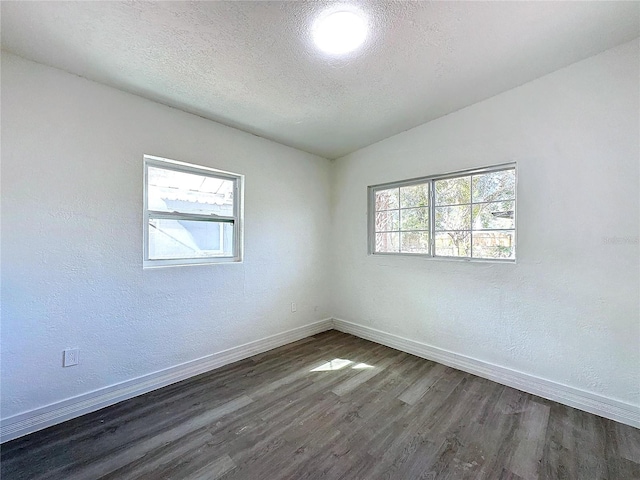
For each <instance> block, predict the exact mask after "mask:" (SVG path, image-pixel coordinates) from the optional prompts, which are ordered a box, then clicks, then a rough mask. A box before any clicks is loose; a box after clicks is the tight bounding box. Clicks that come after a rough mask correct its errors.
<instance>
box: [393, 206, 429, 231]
mask: <svg viewBox="0 0 640 480" xmlns="http://www.w3.org/2000/svg"><path fill="white" fill-rule="evenodd" d="M400 219H401V220H400V221H401V226H400V230H429V207H423V208H406V209H402V210H400Z"/></svg>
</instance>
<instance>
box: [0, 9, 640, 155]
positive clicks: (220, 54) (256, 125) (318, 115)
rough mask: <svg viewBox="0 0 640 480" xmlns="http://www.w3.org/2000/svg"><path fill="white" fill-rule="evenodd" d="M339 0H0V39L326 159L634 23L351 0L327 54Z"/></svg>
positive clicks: (607, 17)
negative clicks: (318, 37)
mask: <svg viewBox="0 0 640 480" xmlns="http://www.w3.org/2000/svg"><path fill="white" fill-rule="evenodd" d="M340 5H345V2H342V3H337V4H336V3H335V2H319V1H298V2H270V1H260V2H258V1H256V2H129V1H127V2H10V1H3V2H2V6H1V8H2V12H1V13H2V17H1V18H2V48H3V49H4V50H6V51H9V52H12V53H15V54H17V55H20V56H22V57H25V58H27V59H30V60H34V61H36V62H39V63H43V64H45V65H50V66H53V67H57V68H60V69H62V70H65V71H67V72H70V73H73V74H77V75H81V76H83V77H86V78H89V79H91V80H95V81H97V82H101V83H104V84H107V85H111V86H113V87H116V88H119V89H121V90H125V91H128V92H132V93H135V94H138V95H141V96H143V97H146V98H149V99H152V100H155V101H158V102H161V103H164V104H167V105H170V106H173V107H177V108H180V109H182V110H186V111H188V112H192V113H195V114H198V115H201V116H203V117H206V118H209V119H212V120H215V121H218V122H221V123H224V124H226V125H230V126H233V127H237V128H240V129H242V130H245V131H247V132H251V133H254V134H256V135H260V136H263V137H266V138H269V139H272V140H275V141H277V142H280V143H283V144H286V145H290V146H293V147H296V148H299V149H301V150H305V151H308V152H312V153H316V154H318V155H321V156H323V157H326V158H338V157H340V156H342V155H345V154H347V153H349V152H352V151H354V150H356V149H358V148H361V147H363V146H366V145H369V144H372V143H375V142H377V141H379V140H382V139H384V138H386V137H389V136H391V135H394V134H396V133H399V132H401V131H404V130H407V129H410V128H412V127H415V126H417V125H420V124H422V123H424V122H427V121H429V120H433V119H435V118H437V117H440V116H443V115H446V114H448V113H451V112H453V111H455V110H458V109H460V108H463V107H465V106H467V105H470V104H473V103H476V102H478V101H481V100H483V99H485V98H488V97H491V96H493V95H496V94H498V93H500V92H503V91H505V90H508V89H511V88H513V87H516V86H518V85H521V84H523V83H526V82H528V81H530V80H533V79H535V78H538V77H540V76H542V75H545V74H547V73H550V72H552V71H554V70H557V69H558V68H561V67H564V66H566V65H569V64H571V63H573V62H576V61H579V60H581V59H584V58H586V57H589V56H591V55H594V54H596V53H599V52H601V51H603V50H606V49H608V48H611V47H613V46H616V45H619V44H621V43H624V42H627V41H630V40H632V39H634V38H636V37H638V35H639V34H640V20H639V19H640V3H638V2H559V1H558V2H437V1H422V2H408V1H384V2H351V3H350V4H349V5H351V6H352V7H355V8H357V9H359V10H360V11H361V12H362V13H363V14H364V15H365V16H366V18H367V20H368V23H369V29H370V30H369V35H368V37H367V39H366V41H365V44H364V45H363V46H362V47H361V48H360V49H359V50H357V51H356V52H354V53H352V54H348V55H345V56H341V57H336V56H329V55H326V54H323V53H322V52H320V51H319V50H318V49H317V48H316V47H315V45H314V44H313V41H312V39H311V35H310V31H311V28H312V25H313V22H314V21H315V19H316V18H317V16H318V15H319V14H320V13H322V12H323V11H324V10H326V9H327V8H336V6H338V7H339V6H340ZM603 88H606V86H603Z"/></svg>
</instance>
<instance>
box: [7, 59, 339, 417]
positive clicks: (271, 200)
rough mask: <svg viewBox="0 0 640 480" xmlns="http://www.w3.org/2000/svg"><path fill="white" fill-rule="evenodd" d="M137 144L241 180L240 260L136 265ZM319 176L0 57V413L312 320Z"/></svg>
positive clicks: (322, 176) (173, 113) (321, 198)
mask: <svg viewBox="0 0 640 480" xmlns="http://www.w3.org/2000/svg"><path fill="white" fill-rule="evenodd" d="M145 153H148V154H152V155H158V156H164V157H167V158H173V159H176V160H181V161H185V162H191V163H195V164H200V165H206V166H210V167H214V168H220V169H224V170H228V171H232V172H238V173H242V174H244V175H245V176H246V178H245V182H246V183H245V187H246V189H245V190H246V192H245V212H246V215H245V257H244V263H242V264H220V265H207V266H190V267H172V268H160V269H147V270H143V268H142V161H143V160H142V158H143V154H145ZM329 171H330V162H329V161H327V160H325V159H322V158H319V157H315V156H313V155H310V154H306V153H302V152H300V151H296V150H293V149H291V148H289V147H285V146H282V145H279V144H276V143H273V142H271V141H267V140H264V139H261V138H258V137H255V136H253V135H250V134H247V133H244V132H240V131H238V130H234V129H232V128H228V127H224V126H221V125H219V124H215V123H213V122H211V121H208V120H205V119H202V118H199V117H196V116H194V115H190V114H187V113H184V112H181V111H178V110H175V109H172V108H169V107H166V106H163V105H160V104H157V103H153V102H150V101H148V100H144V99H142V98H139V97H136V96H133V95H130V94H126V93H123V92H120V91H117V90H114V89H112V88H110V87H105V86H102V85H99V84H96V83H93V82H90V81H87V80H84V79H81V78H79V77H75V76H73V75H70V74H67V73H64V72H61V71H59V70H54V69H51V68H49V67H44V66H42V65H38V64H35V63H31V62H28V61H25V60H22V59H20V58H18V57H15V56H12V55H9V54H6V53H4V52H3V55H2V197H1V200H2V345H1V346H2V357H1V368H2V417H3V418H6V417H9V416H11V415H14V414H17V413H19V412H23V411H26V410H30V409H33V408H36V407H41V406H44V405H47V404H49V403H51V402H55V401H59V400H62V399H66V398H69V397H72V396H74V395H78V394H82V393H86V392H89V391H91V390H94V389H97V388H100V387H105V386H108V385H111V384H114V383H117V382H120V381H124V380H128V379H131V378H134V377H137V376H140V375H144V374H148V373H150V372H153V371H156V370H159V369H162V368H166V367H171V366H174V365H177V364H179V363H181V362H185V361H188V360H193V359H196V358H199V357H202V356H205V355H208V354H211V353H214V352H219V351H221V350H224V349H226V348H230V347H235V346H237V345H241V344H243V343H245V342H248V341H252V340H256V339H261V338H264V337H266V336H268V335H272V334H276V333H280V332H283V331H285V330H287V329H290V328H294V327H297V326H300V325H306V324H309V323H311V322H313V321H316V320H320V319H322V318H326V317H328V316H329V315H330V311H329V309H328V296H327V290H328V283H329V282H328V279H327V268H328V265H327V262H326V256H327V249H328V245H327V241H326V240H327V238H328V234H327V232H328V230H329V226H330V219H329V209H328V205H329V203H330V201H329V192H330V188H329V177H330V173H329ZM291 302H297V307H298V309H297V312H296V313H291V308H290V303H291ZM65 347H79V348H80V365H78V366H75V367H70V368H62V367H61V364H62V350H63V349H64V348H65Z"/></svg>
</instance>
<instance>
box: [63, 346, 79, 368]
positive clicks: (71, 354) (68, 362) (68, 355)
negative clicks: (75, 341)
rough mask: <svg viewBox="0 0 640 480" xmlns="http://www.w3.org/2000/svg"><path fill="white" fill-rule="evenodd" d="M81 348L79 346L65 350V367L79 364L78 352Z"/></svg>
mask: <svg viewBox="0 0 640 480" xmlns="http://www.w3.org/2000/svg"><path fill="white" fill-rule="evenodd" d="M79 351H80V349H78V348H67V349H65V350H64V355H63V362H62V366H63V367H71V366H73V365H78V353H79Z"/></svg>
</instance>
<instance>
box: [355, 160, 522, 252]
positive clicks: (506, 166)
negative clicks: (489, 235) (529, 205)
mask: <svg viewBox="0 0 640 480" xmlns="http://www.w3.org/2000/svg"><path fill="white" fill-rule="evenodd" d="M504 170H513V171H514V174H515V192H514V199H513V202H514V228H513V229H508V230H513V232H514V244H513V249H514V250H513V251H514V258H473V237H471V253H470V256H469V257H456V256H444V255H436V254H435V237H436V236H435V233H436V231H435V208H436V204H435V203H436V202H435V188H434V186H435V182H436V181H437V180H447V179H453V178H460V177H468V176H471V175H478V174H483V173H493V172H501V171H504ZM422 184H429V253H412V252H376V251H375V248H376V231H375V228H376V226H375V215H376V192H377V191H380V190H388V189H391V188H400V187H409V186H412V185H422ZM517 190H518V169H517V165H516V163H515V162H511V163H503V164H500V165H494V166H489V167H481V168H474V169H469V170H460V171H457V172H450V173H446V174H441V175H429V176H426V177H419V178H412V179H408V180H400V181H397V182H389V183H381V184H378V185H371V186H369V187H368V188H367V212H368V215H367V218H368V226H367V230H368V235H367V237H368V238H367V240H368V254H369V255H376V256H378V255H384V256H398V255H400V256H413V257H424V258H429V259H443V260H453V261H462V262H497V263H516V258H517V239H518V233H517V231H518V225H517V218H518V216H517V206H518V201H517V197H518V194H517ZM472 195H473V193H472ZM470 202H471V203H470V205H473V197H472V198H471V200H470ZM399 209H400V208H399ZM496 230H501V229H496ZM399 231H400V230H399ZM470 231H471V232H472V233H471V235H473V225H471V230H470Z"/></svg>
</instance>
